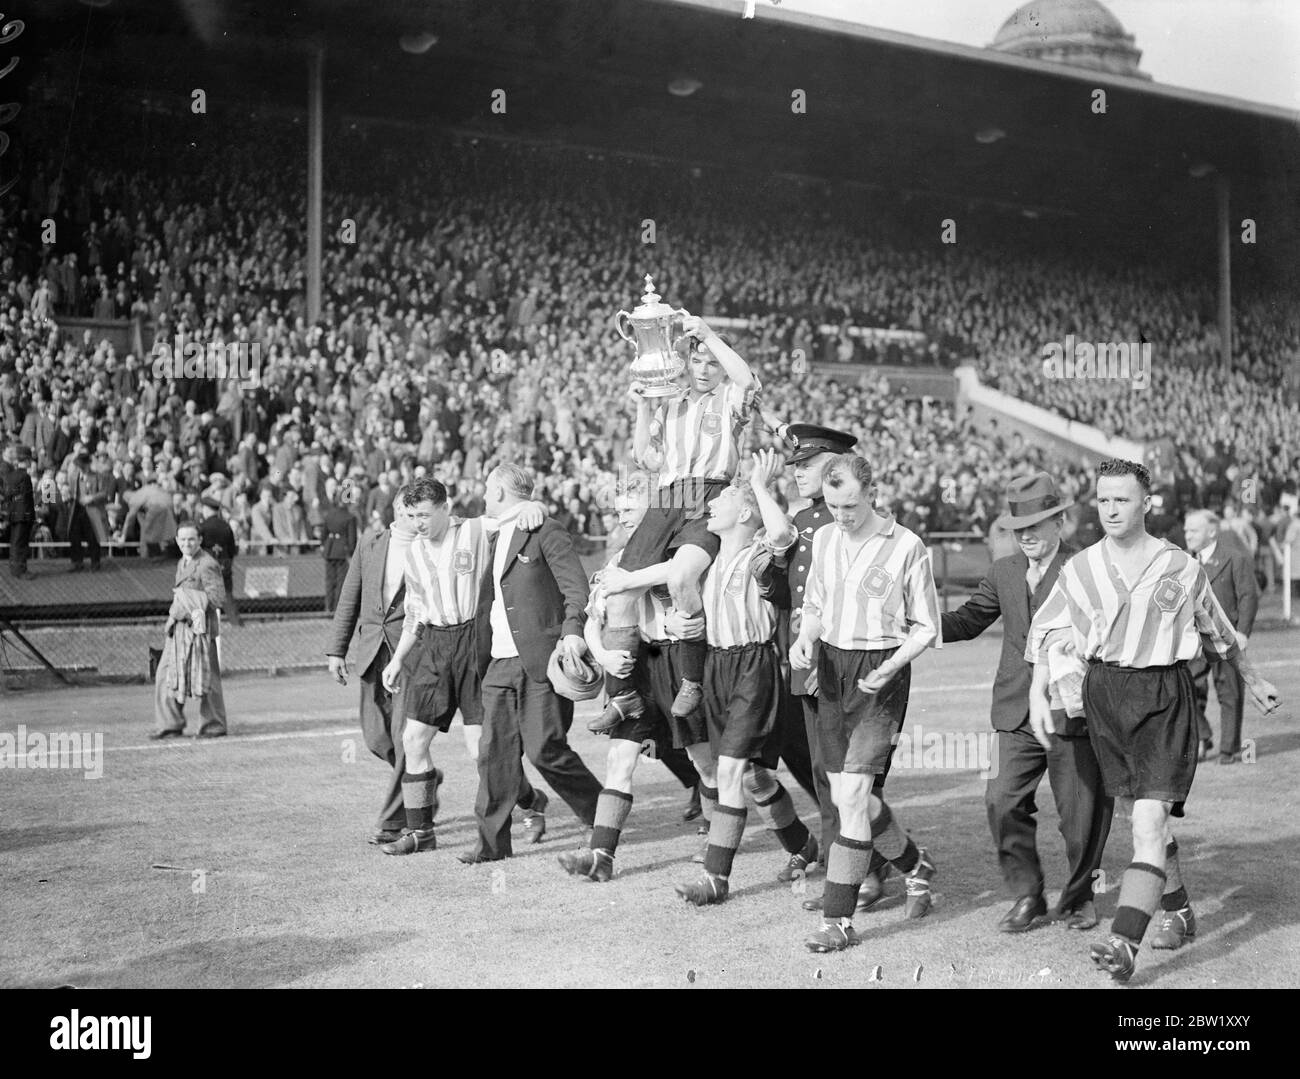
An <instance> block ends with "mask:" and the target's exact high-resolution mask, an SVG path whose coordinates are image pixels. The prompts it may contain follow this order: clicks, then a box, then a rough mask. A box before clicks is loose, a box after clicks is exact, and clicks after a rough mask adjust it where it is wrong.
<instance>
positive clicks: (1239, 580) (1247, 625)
mask: <svg viewBox="0 0 1300 1079" xmlns="http://www.w3.org/2000/svg"><path fill="white" fill-rule="evenodd" d="M1205 574H1206V576H1207V577H1209V578H1210V587H1211V588H1212V589H1214V596H1215V598H1216V599H1217V600H1218V601H1219V606H1220V607H1222V608H1223V613H1224V614H1226V615H1227V616H1228V621H1229V622H1231V623H1232V625H1233V628H1234V629H1236V630H1238V631H1240V632H1241V633H1244V634H1245V635H1246V636H1247V637H1249V636H1250V631H1251V630H1252V629H1254V628H1255V615H1256V613H1258V611H1259V582H1258V581H1256V580H1255V566H1254V559H1253V558H1252V557H1251V555H1250V552H1249V551H1247V550H1246V548H1245V546H1244V545H1243V544H1242V542H1241V541H1240V540H1239V539H1238V538H1237V537H1236V536H1234V535H1233V534H1232V533H1231V532H1229V531H1228V530H1227V529H1225V528H1221V529H1219V536H1218V539H1217V540H1215V544H1214V554H1213V555H1212V556H1211V557H1210V560H1209V561H1208V562H1207V563H1205Z"/></svg>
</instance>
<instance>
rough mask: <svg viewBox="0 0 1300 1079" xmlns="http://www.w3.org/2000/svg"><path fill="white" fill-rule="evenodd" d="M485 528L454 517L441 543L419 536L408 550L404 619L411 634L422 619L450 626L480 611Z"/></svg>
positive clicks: (487, 566)
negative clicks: (437, 544)
mask: <svg viewBox="0 0 1300 1079" xmlns="http://www.w3.org/2000/svg"><path fill="white" fill-rule="evenodd" d="M490 568H491V564H490V562H489V561H488V539H487V531H486V529H485V528H484V527H483V520H482V519H481V518H478V517H475V518H473V519H471V520H468V521H454V522H453V523H452V524H450V525H448V526H447V533H446V535H445V536H444V537H443V540H442V544H441V545H440V546H435V545H434V544H433V543H432V542H431V541H430V540H429V539H427V538H426V537H424V536H417V537H416V539H415V541H414V542H413V543H412V544H411V549H410V551H408V552H407V555H406V618H405V620H404V621H403V622H402V629H403V630H405V631H408V632H410V633H414V632H415V630H416V627H417V626H419V625H420V624H421V623H426V624H428V625H431V626H454V625H457V624H458V623H460V622H467V621H469V620H470V619H471V618H473V617H474V615H475V614H476V613H477V611H478V601H479V588H480V586H481V585H482V583H483V574H484V573H486V572H488V570H489V569H490Z"/></svg>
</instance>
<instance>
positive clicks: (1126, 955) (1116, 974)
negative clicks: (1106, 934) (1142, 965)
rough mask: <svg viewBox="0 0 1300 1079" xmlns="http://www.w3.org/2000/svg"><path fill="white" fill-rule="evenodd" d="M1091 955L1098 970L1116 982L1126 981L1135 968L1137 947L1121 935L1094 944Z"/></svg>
mask: <svg viewBox="0 0 1300 1079" xmlns="http://www.w3.org/2000/svg"><path fill="white" fill-rule="evenodd" d="M1091 957H1092V961H1093V964H1094V965H1095V966H1096V967H1097V969H1098V970H1104V971H1105V972H1106V973H1107V974H1109V975H1110V976H1111V977H1112V978H1114V979H1115V981H1117V982H1126V981H1128V980H1129V979H1130V978H1131V977H1133V971H1134V970H1136V969H1137V948H1135V947H1134V946H1133V945H1132V944H1130V943H1129V942H1128V941H1126V940H1124V939H1123V938H1121V937H1111V938H1110V940H1108V941H1107V942H1106V943H1105V944H1094V945H1093V946H1092V952H1091Z"/></svg>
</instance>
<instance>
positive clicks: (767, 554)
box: [700, 525, 794, 648]
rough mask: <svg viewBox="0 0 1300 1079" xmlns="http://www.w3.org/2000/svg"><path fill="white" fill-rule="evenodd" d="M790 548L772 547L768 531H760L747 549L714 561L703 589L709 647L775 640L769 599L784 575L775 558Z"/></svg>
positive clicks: (774, 622) (732, 646) (773, 621)
mask: <svg viewBox="0 0 1300 1079" xmlns="http://www.w3.org/2000/svg"><path fill="white" fill-rule="evenodd" d="M793 527H794V526H793V525H791V530H792V531H793ZM786 538H787V541H788V537H786ZM789 545H790V544H789V542H786V543H785V544H782V545H780V546H779V547H778V546H775V545H771V544H769V543H768V541H767V535H766V532H765V530H763V529H760V530H759V531H758V532H757V533H756V534H755V536H754V538H753V540H752V541H751V542H750V543H749V545H748V546H746V547H744V548H742V549H741V550H739V551H737V552H736V553H735V554H734V555H732V556H731V557H730V558H724V557H723V556H722V555H721V554H720V555H718V557H717V558H715V559H714V560H713V564H712V565H711V566H710V567H709V571H708V572H707V573H706V574H705V575H704V587H703V588H702V589H701V590H700V598H701V599H702V600H703V602H704V633H705V638H706V639H707V641H708V642H709V645H710V647H712V648H736V647H738V646H740V645H745V644H760V643H762V642H764V641H770V640H771V639H772V638H773V636H774V635H775V634H776V607H775V606H773V604H772V601H771V599H770V598H769V596H770V595H771V589H772V585H773V583H774V582H775V581H776V579H777V578H778V577H779V576H780V573H781V570H780V567H779V566H778V564H777V561H776V555H778V554H780V553H781V552H782V551H784V550H785V549H786V548H787V547H789Z"/></svg>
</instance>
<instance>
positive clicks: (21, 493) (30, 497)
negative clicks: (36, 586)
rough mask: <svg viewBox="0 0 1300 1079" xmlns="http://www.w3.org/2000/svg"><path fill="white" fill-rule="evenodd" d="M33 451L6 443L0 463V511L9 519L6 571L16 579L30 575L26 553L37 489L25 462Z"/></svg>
mask: <svg viewBox="0 0 1300 1079" xmlns="http://www.w3.org/2000/svg"><path fill="white" fill-rule="evenodd" d="M31 459H32V451H31V449H30V448H29V447H27V446H25V445H23V444H22V443H13V442H10V443H8V444H7V445H6V446H5V448H4V465H3V467H0V514H2V515H3V516H5V517H6V518H7V519H8V521H9V575H10V576H11V577H13V578H14V580H16V581H20V580H22V579H23V578H24V577H27V576H29V574H28V572H27V556H28V553H29V551H30V549H31V539H32V528H33V527H35V523H36V492H35V490H34V489H33V487H32V477H31V473H30V472H28V471H27V466H28V464H29V463H30V462H31Z"/></svg>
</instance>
